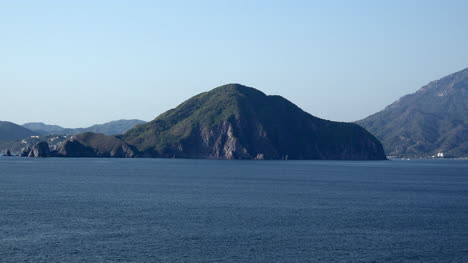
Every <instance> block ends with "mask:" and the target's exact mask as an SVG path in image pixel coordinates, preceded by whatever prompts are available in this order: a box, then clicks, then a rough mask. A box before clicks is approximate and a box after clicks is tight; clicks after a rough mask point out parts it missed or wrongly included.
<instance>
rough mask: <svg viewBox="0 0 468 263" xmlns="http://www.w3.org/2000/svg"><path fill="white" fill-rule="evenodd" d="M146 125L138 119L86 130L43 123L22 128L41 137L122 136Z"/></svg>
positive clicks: (99, 125)
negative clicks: (79, 135) (62, 135)
mask: <svg viewBox="0 0 468 263" xmlns="http://www.w3.org/2000/svg"><path fill="white" fill-rule="evenodd" d="M143 123H146V122H145V121H142V120H138V119H120V120H114V121H109V122H105V123H102V124H94V125H92V126H89V127H86V128H64V127H61V126H59V125H50V124H45V123H43V122H28V123H25V124H23V125H22V126H23V127H25V128H27V129H30V130H32V131H34V132H37V133H40V134H41V135H61V134H67V135H76V134H79V133H84V132H95V133H103V134H107V135H116V134H122V133H124V132H126V131H127V130H129V129H131V128H132V127H134V126H135V125H138V124H143Z"/></svg>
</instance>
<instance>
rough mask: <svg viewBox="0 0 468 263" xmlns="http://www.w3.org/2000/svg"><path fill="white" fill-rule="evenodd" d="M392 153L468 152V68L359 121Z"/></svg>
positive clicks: (450, 154) (419, 154)
mask: <svg viewBox="0 0 468 263" xmlns="http://www.w3.org/2000/svg"><path fill="white" fill-rule="evenodd" d="M357 123H358V124H360V125H361V126H363V127H364V128H366V129H367V130H369V131H370V132H371V133H372V134H374V135H375V136H376V137H377V138H378V139H379V140H380V141H381V142H382V143H383V146H384V148H385V151H386V153H387V154H388V155H395V156H413V157H421V156H432V155H434V154H437V153H439V152H440V153H443V154H444V155H445V156H452V157H467V156H468V68H466V69H464V70H462V71H459V72H456V73H454V74H451V75H448V76H446V77H444V78H442V79H439V80H436V81H432V82H430V83H429V84H427V85H426V86H424V87H422V88H421V89H419V90H418V91H417V92H415V93H413V94H409V95H406V96H404V97H402V98H400V99H399V100H397V101H395V102H394V103H392V104H391V105H389V106H387V107H386V108H385V109H384V110H382V111H380V112H378V113H375V114H373V115H371V116H369V117H367V118H365V119H363V120H361V121H358V122H357Z"/></svg>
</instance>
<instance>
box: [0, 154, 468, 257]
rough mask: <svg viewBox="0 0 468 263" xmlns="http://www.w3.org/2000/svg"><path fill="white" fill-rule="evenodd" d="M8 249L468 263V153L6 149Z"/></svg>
mask: <svg viewBox="0 0 468 263" xmlns="http://www.w3.org/2000/svg"><path fill="white" fill-rule="evenodd" d="M0 262H468V160H409V161H407V160H392V161H225V160H182V159H88V158H83V159H72V158H70V159H68V158H66V159H65V158H64V159H60V158H47V159H31V158H14V157H12V158H5V157H3V158H2V157H0Z"/></svg>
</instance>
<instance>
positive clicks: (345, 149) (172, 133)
mask: <svg viewBox="0 0 468 263" xmlns="http://www.w3.org/2000/svg"><path fill="white" fill-rule="evenodd" d="M121 138H122V139H123V140H124V141H125V142H127V143H128V144H131V145H134V146H135V147H136V148H137V149H138V150H139V151H140V154H141V155H143V156H153V157H183V158H223V159H254V158H257V159H286V158H287V159H337V160H342V159H351V160H357V159H366V160H367V159H371V160H374V159H385V155H384V152H383V149H382V146H381V144H380V142H379V141H378V140H377V139H376V138H375V137H374V136H372V135H371V134H370V133H368V132H367V131H366V130H365V129H363V128H362V127H360V126H359V125H357V124H353V123H339V122H332V121H327V120H322V119H319V118H316V117H314V116H312V115H310V114H308V113H306V112H304V111H302V110H301V109H300V108H298V107H297V106H296V105H294V104H292V103H291V102H289V101H288V100H286V99H284V98H282V97H280V96H267V95H265V94H263V93H262V92H260V91H258V90H256V89H253V88H249V87H245V86H242V85H238V84H230V85H225V86H222V87H218V88H216V89H214V90H212V91H209V92H205V93H202V94H199V95H197V96H194V97H193V98H191V99H189V100H187V101H185V102H184V103H182V104H181V105H179V106H178V107H176V108H175V109H172V110H169V111H167V112H165V113H163V114H161V115H160V116H158V117H157V118H156V119H155V120H153V121H151V122H149V123H147V124H143V125H139V126H137V127H135V128H133V129H131V130H129V131H128V132H127V133H125V134H124V135H123V136H122V137H121Z"/></svg>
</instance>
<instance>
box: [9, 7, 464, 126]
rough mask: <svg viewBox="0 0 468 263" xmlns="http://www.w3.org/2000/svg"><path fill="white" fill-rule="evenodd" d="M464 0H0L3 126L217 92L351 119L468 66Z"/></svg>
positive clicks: (125, 114)
mask: <svg viewBox="0 0 468 263" xmlns="http://www.w3.org/2000/svg"><path fill="white" fill-rule="evenodd" d="M467 14H468V1H442V0H441V1H429V0H424V1H422V0H421V1H413V0H404V1H403V0H402V1H398V0H394V1H393V0H392V1H222V0H218V1H110V0H109V1H46V0H44V1H21V0H15V1H8V0H0V61H1V62H0V88H1V103H2V104H1V111H0V120H8V121H13V122H16V123H24V122H29V121H43V122H46V123H51V124H58V125H62V126H66V127H81V126H87V125H91V124H94V123H102V122H106V121H110V120H115V119H120V118H139V119H143V120H151V119H153V118H155V117H156V116H157V115H159V114H160V113H162V112H164V111H165V110H168V109H170V108H173V107H175V106H176V105H178V104H179V103H181V102H182V101H184V100H185V99H187V98H189V97H191V96H193V95H195V94H197V93H200V92H203V91H207V90H210V89H212V88H214V87H217V86H220V85H222V84H225V83H241V84H244V85H248V86H252V87H255V88H257V89H260V90H262V91H263V92H265V93H267V94H277V95H282V96H284V97H286V98H287V99H289V100H291V101H292V102H294V103H295V104H297V105H298V106H300V107H301V108H303V109H304V110H306V111H308V112H309V113H311V114H313V115H316V116H318V117H322V118H326V119H331V120H340V121H354V120H358V119H361V118H364V117H366V116H367V115H369V114H372V113H374V112H376V111H378V110H381V109H382V108H383V107H385V106H386V105H388V104H390V103H391V102H393V101H394V100H396V99H398V98H399V97H401V96H403V95H405V94H407V93H412V92H414V91H416V90H417V89H418V88H419V87H420V86H422V85H424V84H426V83H427V82H429V81H431V80H434V79H437V78H440V77H442V76H444V75H446V74H449V73H452V72H455V71H458V70H461V69H463V68H465V67H468V51H467V47H468V15H467Z"/></svg>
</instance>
